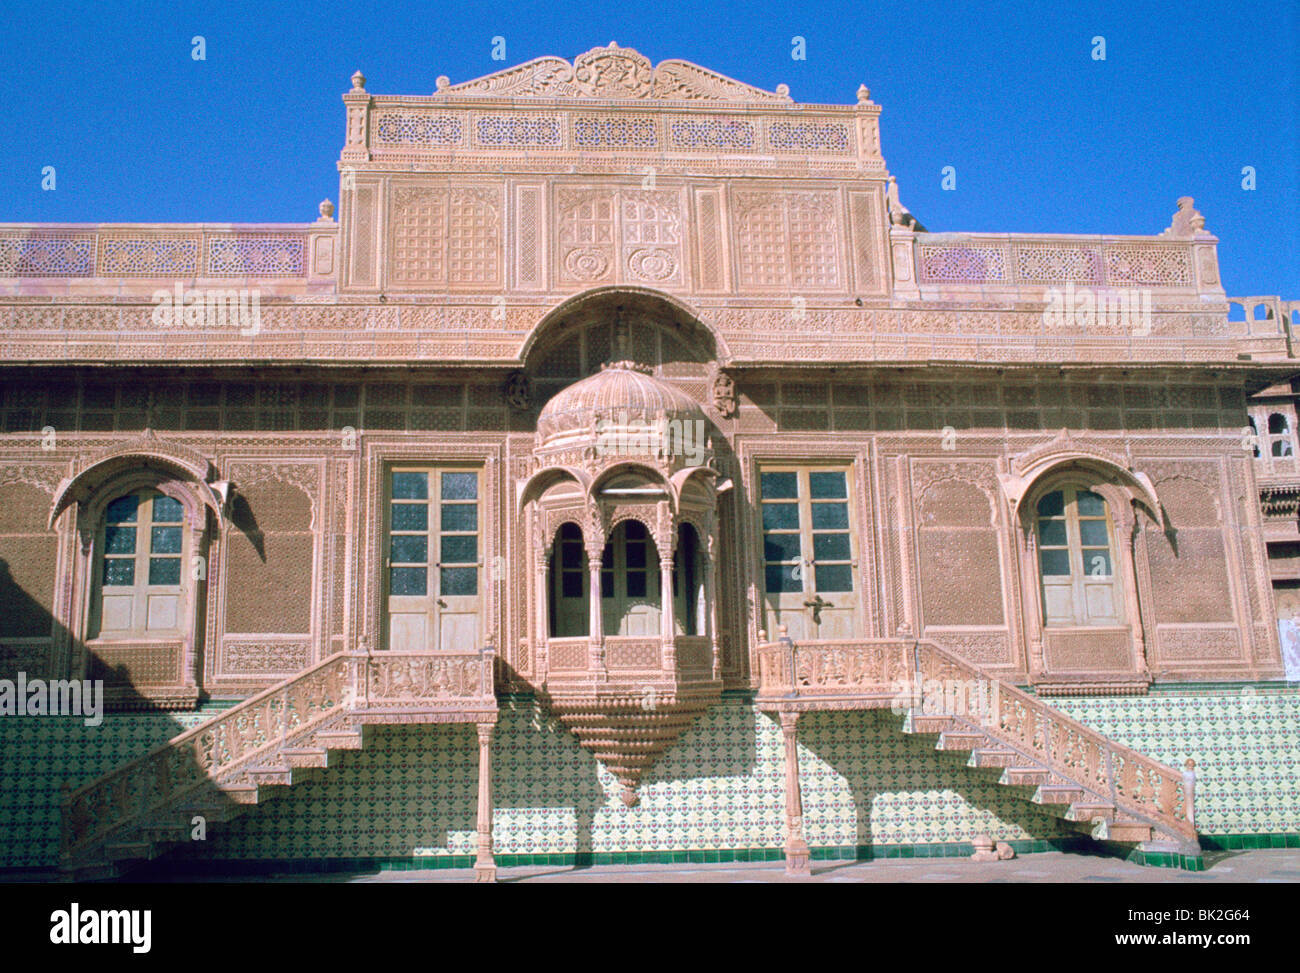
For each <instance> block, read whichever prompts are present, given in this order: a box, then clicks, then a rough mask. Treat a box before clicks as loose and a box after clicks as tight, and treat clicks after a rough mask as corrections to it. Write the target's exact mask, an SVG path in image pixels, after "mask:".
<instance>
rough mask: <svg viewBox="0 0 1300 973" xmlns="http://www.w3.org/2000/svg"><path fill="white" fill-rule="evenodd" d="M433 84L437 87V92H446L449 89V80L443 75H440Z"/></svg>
mask: <svg viewBox="0 0 1300 973" xmlns="http://www.w3.org/2000/svg"><path fill="white" fill-rule="evenodd" d="M434 84H436V85H437V86H438V90H439V91H446V90H447V89H448V88H449V87H451V78H449V77H447V76H446V75H445V74H440V75H438V80H437V81H435V82H434Z"/></svg>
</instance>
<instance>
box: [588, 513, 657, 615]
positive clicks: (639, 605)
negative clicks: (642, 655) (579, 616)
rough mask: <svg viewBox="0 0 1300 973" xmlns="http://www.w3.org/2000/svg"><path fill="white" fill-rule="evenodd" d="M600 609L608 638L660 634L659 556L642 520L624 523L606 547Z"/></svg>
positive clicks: (601, 570) (603, 555)
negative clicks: (611, 636)
mask: <svg viewBox="0 0 1300 973" xmlns="http://www.w3.org/2000/svg"><path fill="white" fill-rule="evenodd" d="M600 607H601V611H602V612H603V614H602V621H603V624H604V632H605V634H606V635H658V634H659V608H660V605H659V554H658V550H657V548H656V547H655V542H654V539H653V538H651V537H650V535H649V533H648V532H647V531H646V529H645V525H644V524H643V523H641V522H640V521H639V520H625V521H623V522H622V523H621V524H619V525H618V526H617V527H616V528H614V532H613V533H612V534H610V537H609V542H608V543H607V544H606V545H605V550H604V552H603V554H602V555H601V567H600Z"/></svg>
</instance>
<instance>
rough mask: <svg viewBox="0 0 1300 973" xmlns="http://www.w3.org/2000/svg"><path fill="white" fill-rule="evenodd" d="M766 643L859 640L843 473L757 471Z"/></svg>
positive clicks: (848, 507) (855, 566)
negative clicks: (782, 633) (779, 637)
mask: <svg viewBox="0 0 1300 973" xmlns="http://www.w3.org/2000/svg"><path fill="white" fill-rule="evenodd" d="M759 506H760V510H761V516H762V523H763V583H764V590H765V592H766V598H765V600H766V604H767V625H768V634H769V637H772V638H775V637H776V633H777V626H778V625H785V626H786V627H787V629H788V631H789V635H790V637H791V638H793V639H841V638H857V637H859V636H860V635H861V623H860V621H859V617H860V613H859V611H858V596H857V592H858V590H859V585H858V579H857V575H858V560H857V556H856V553H855V551H856V545H855V541H854V536H853V513H852V503H851V502H850V485H849V476H848V471H847V470H826V469H808V468H772V467H765V468H764V469H763V470H762V471H761V472H760V474H759Z"/></svg>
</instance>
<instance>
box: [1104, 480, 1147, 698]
mask: <svg viewBox="0 0 1300 973" xmlns="http://www.w3.org/2000/svg"><path fill="white" fill-rule="evenodd" d="M1108 499H1109V498H1108ZM1125 500H1126V498H1125V497H1123V496H1120V497H1119V498H1118V502H1117V503H1116V505H1115V507H1113V508H1112V509H1113V510H1115V512H1116V513H1117V514H1118V516H1116V518H1115V520H1116V524H1115V548H1116V551H1115V553H1116V554H1118V555H1119V558H1118V560H1119V562H1120V563H1119V564H1116V565H1114V566H1112V568H1111V570H1112V571H1115V570H1118V571H1119V572H1120V575H1119V578H1120V584H1122V585H1123V586H1124V609H1125V611H1126V613H1127V614H1128V618H1129V623H1130V624H1131V625H1132V632H1133V670H1134V671H1135V672H1136V673H1138V674H1139V675H1148V676H1149V675H1150V671H1151V668H1150V666H1148V665H1147V646H1146V632H1145V630H1144V628H1143V625H1142V604H1141V602H1140V601H1139V600H1138V585H1137V568H1136V565H1135V564H1134V557H1133V552H1134V551H1135V550H1136V549H1137V539H1138V529H1139V527H1140V525H1141V520H1140V518H1139V517H1138V512H1137V511H1136V510H1134V509H1133V505H1132V504H1131V503H1125Z"/></svg>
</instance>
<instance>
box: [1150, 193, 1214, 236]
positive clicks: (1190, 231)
mask: <svg viewBox="0 0 1300 973" xmlns="http://www.w3.org/2000/svg"><path fill="white" fill-rule="evenodd" d="M1193 202H1195V200H1193V199H1192V197H1191V196H1180V197H1179V198H1178V212H1176V213H1175V214H1174V218H1173V220H1172V221H1171V222H1170V224H1169V228H1168V229H1167V230H1165V231H1164V232H1163V233H1161V234H1160V235H1161V236H1179V237H1189V236H1196V234H1198V233H1204V232H1205V217H1204V216H1202V215H1201V214H1200V213H1199V212H1197V210H1196V207H1195V206H1193V205H1192V203H1193Z"/></svg>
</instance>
